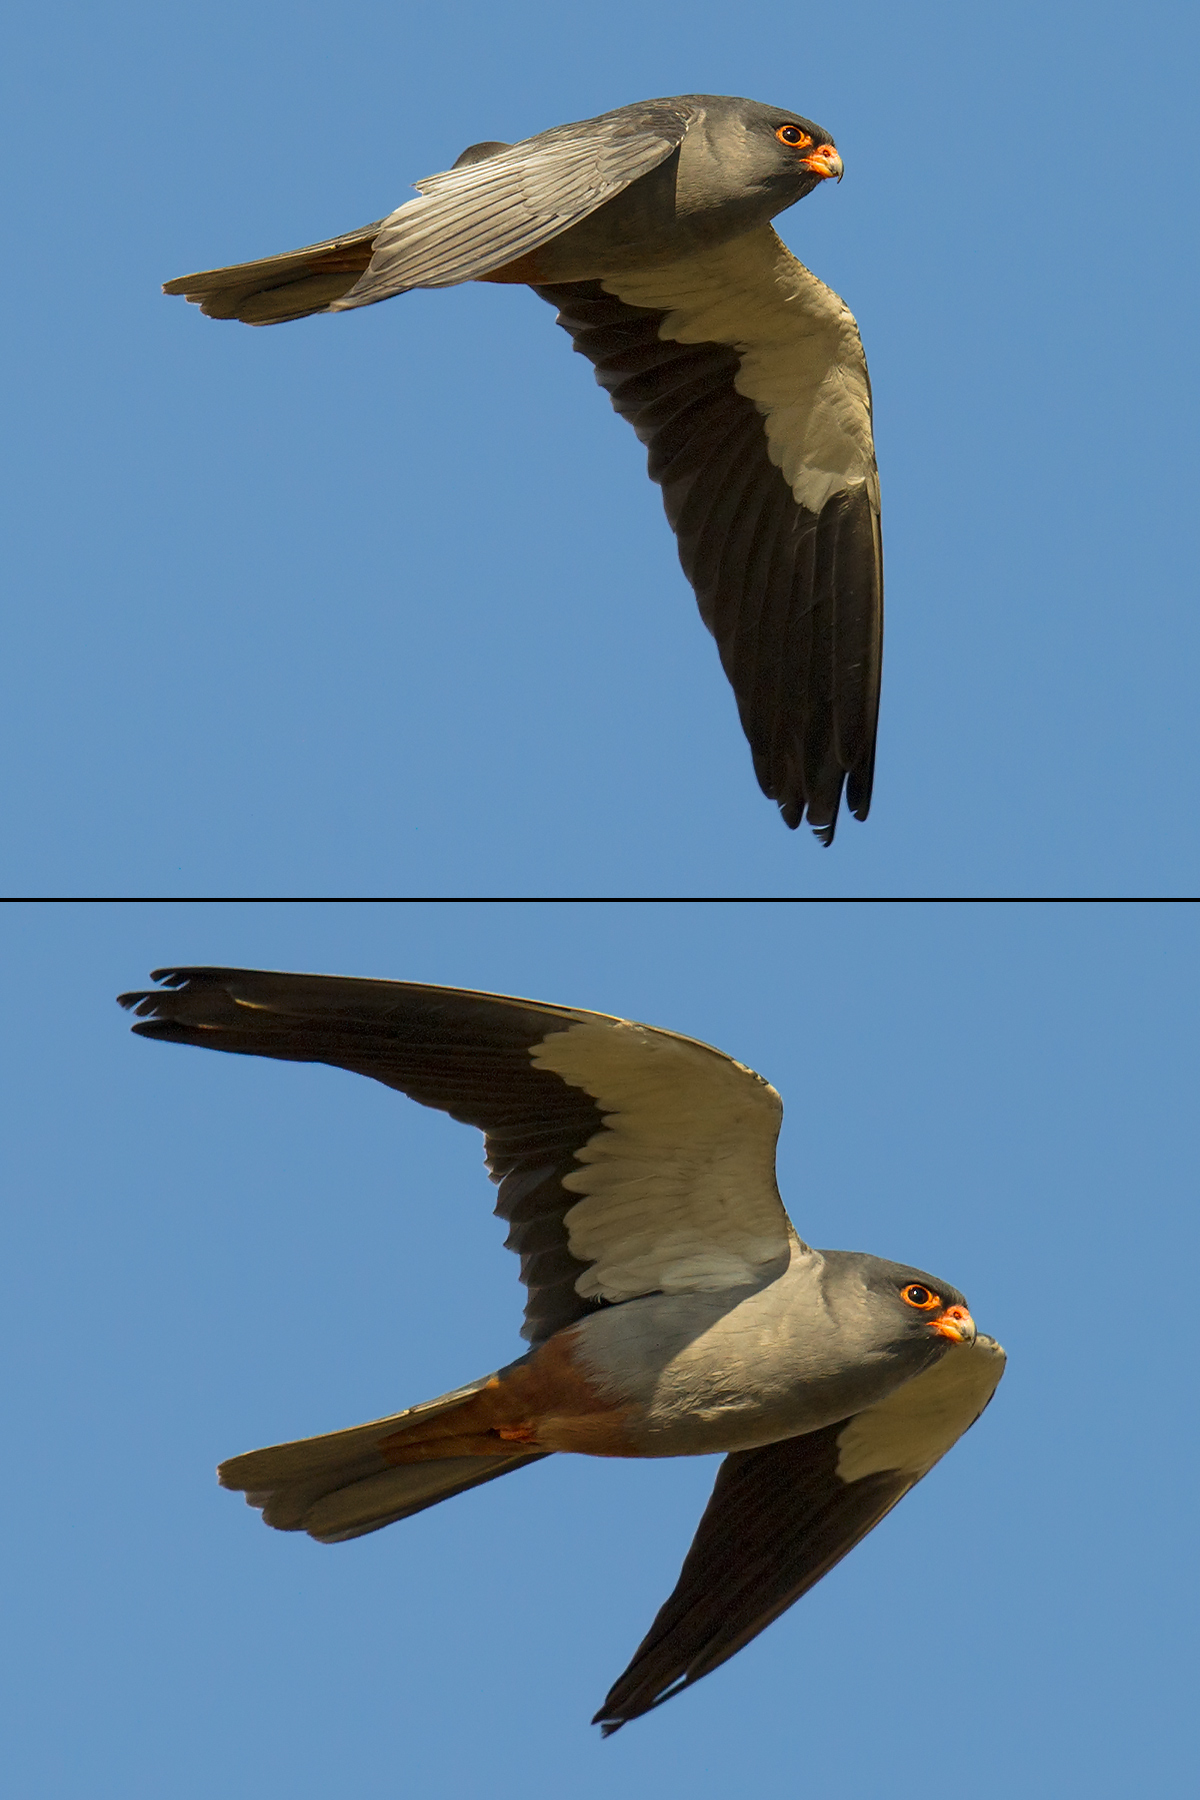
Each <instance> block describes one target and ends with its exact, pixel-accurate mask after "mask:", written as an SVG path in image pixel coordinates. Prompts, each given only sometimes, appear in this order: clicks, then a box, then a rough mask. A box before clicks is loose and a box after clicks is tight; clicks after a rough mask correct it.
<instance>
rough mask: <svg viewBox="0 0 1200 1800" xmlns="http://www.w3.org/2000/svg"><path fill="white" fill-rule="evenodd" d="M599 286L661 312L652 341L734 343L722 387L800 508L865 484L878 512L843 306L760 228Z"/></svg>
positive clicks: (856, 351) (861, 372) (867, 396)
mask: <svg viewBox="0 0 1200 1800" xmlns="http://www.w3.org/2000/svg"><path fill="white" fill-rule="evenodd" d="M602 285H603V286H604V287H605V288H606V289H607V291H608V292H609V293H611V294H615V295H616V296H617V298H618V299H620V300H623V301H625V302H626V304H627V305H630V306H646V307H650V308H652V309H653V310H655V311H661V312H665V313H666V315H667V316H666V317H665V318H664V320H663V322H662V325H661V326H660V327H659V334H658V335H659V336H660V337H662V338H669V339H670V340H671V341H672V342H674V343H680V344H703V343H713V344H729V345H731V346H732V347H733V348H734V349H736V350H737V351H738V353H739V355H740V357H741V368H740V369H739V371H738V374H737V375H736V377H735V378H734V384H733V385H734V387H735V388H736V389H737V391H738V393H739V394H744V395H745V396H746V398H747V399H748V400H753V402H754V404H755V406H756V407H757V408H758V410H759V412H760V413H761V414H762V415H763V423H764V429H765V431H766V437H767V454H768V456H769V457H770V459H771V461H772V463H773V464H774V465H775V467H776V468H777V469H780V470H781V471H782V473H783V476H784V479H785V480H786V482H787V484H788V486H789V487H790V488H791V490H792V494H793V497H794V498H795V500H796V503H797V504H798V505H799V506H803V507H805V508H806V509H807V510H808V511H809V512H813V513H819V512H820V510H821V508H822V507H823V506H824V504H825V502H826V501H827V500H829V499H830V498H831V497H832V496H833V495H834V494H841V493H848V492H850V491H851V490H852V489H854V488H862V487H865V488H866V489H867V491H868V494H869V496H870V499H871V503H872V505H873V507H874V509H875V511H876V512H878V510H879V477H878V475H877V473H876V469H875V445H874V439H873V436H872V431H871V388H870V382H869V380H868V377H867V364H866V358H865V357H864V355H863V348H862V340H861V339H860V337H859V335H858V326H857V325H856V323H855V321H854V315H853V314H852V313H851V312H850V310H849V308H848V307H847V306H846V305H845V303H844V301H842V300H841V299H839V297H838V295H837V294H835V293H834V292H833V289H832V288H828V287H826V286H825V283H824V282H823V281H818V279H817V277H816V276H815V275H814V274H812V273H811V271H810V270H808V269H806V268H805V266H804V264H803V263H802V262H798V261H797V259H796V258H795V257H794V256H793V255H792V253H791V251H790V250H789V249H788V248H787V246H786V245H785V244H784V243H783V242H782V241H781V240H780V239H779V237H777V235H776V234H775V232H774V231H772V229H771V228H770V226H767V227H765V228H764V229H762V230H759V231H753V232H748V233H747V234H746V236H745V237H740V238H735V239H734V240H733V242H732V243H729V244H722V245H720V246H719V247H718V248H716V249H713V250H705V251H703V252H701V253H700V254H698V255H696V256H691V257H687V258H683V259H681V260H680V261H679V262H677V263H672V264H671V265H670V266H669V267H667V268H659V269H650V270H647V271H645V272H644V273H642V272H639V273H636V274H632V275H621V276H619V277H618V276H614V277H611V278H609V279H607V280H605V281H604V282H603V283H602Z"/></svg>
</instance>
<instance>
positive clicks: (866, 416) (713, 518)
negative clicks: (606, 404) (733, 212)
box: [537, 226, 883, 843]
mask: <svg viewBox="0 0 1200 1800" xmlns="http://www.w3.org/2000/svg"><path fill="white" fill-rule="evenodd" d="M537 291H538V293H540V294H541V296H542V298H543V299H545V300H548V301H550V302H551V303H552V304H553V305H556V306H557V307H558V308H559V317H558V322H559V324H560V325H562V326H563V327H564V329H565V330H567V331H569V332H570V334H571V336H572V338H573V339H574V342H575V348H576V349H577V350H579V351H580V352H581V353H582V354H583V355H584V356H587V357H588V358H589V359H590V360H591V361H592V362H593V363H594V364H595V367H596V379H597V381H599V383H600V385H601V386H602V387H604V388H606V389H607V390H608V392H609V394H610V395H611V397H612V403H613V405H614V407H615V408H616V410H617V411H618V412H619V413H620V414H621V416H622V417H623V418H625V419H628V420H629V422H630V424H631V425H632V426H633V428H634V430H635V431H636V432H637V434H638V436H639V438H641V440H642V442H643V443H644V444H645V445H646V447H647V449H648V451H649V473H650V475H651V477H652V478H653V479H654V480H655V481H657V482H658V483H660V485H661V487H662V490H663V504H664V506H665V508H666V512H667V518H668V519H669V520H670V523H671V526H672V528H673V529H674V531H675V533H676V536H677V539H678V543H679V558H680V561H681V562H682V564H683V570H684V574H685V575H686V576H687V578H688V580H689V581H690V582H691V584H692V586H693V588H694V589H695V592H696V598H697V600H698V602H699V605H700V612H701V616H702V617H703V619H704V622H705V624H706V625H707V626H708V628H709V630H710V631H711V632H712V634H713V636H714V637H715V638H716V640H717V648H718V650H719V652H720V656H721V662H722V664H723V666H724V669H725V673H726V674H727V675H728V677H729V680H730V682H731V683H732V685H733V690H734V694H735V696H736V699H737V705H738V712H739V714H740V716H741V721H742V728H743V730H744V731H745V733H746V736H747V738H748V739H749V742H750V748H751V752H752V754H753V757H754V769H755V773H756V775H757V776H758V780H759V785H760V786H761V787H762V789H763V792H764V793H765V794H767V795H768V796H769V797H770V798H771V799H773V800H775V801H777V802H778V805H779V808H780V811H781V812H782V814H783V817H784V821H785V823H787V824H788V825H791V826H796V825H798V824H799V823H800V821H801V819H802V818H803V817H804V816H805V814H806V812H807V817H808V821H809V824H810V825H812V827H813V828H814V830H815V831H816V832H817V834H818V836H819V837H821V838H822V839H823V841H824V842H826V843H829V842H830V841H832V838H833V832H834V826H835V824H836V822H837V815H838V808H839V805H840V801H841V795H842V790H843V787H845V790H846V798H847V802H848V804H849V807H850V810H851V812H852V813H853V814H854V815H855V817H856V818H859V819H865V818H866V816H867V810H868V808H869V806H870V801H871V784H872V778H873V772H874V766H875V736H876V725H877V719H878V712H879V680H880V667H881V658H882V645H883V552H882V547H881V540H880V533H879V478H878V474H877V472H876V467H875V450H874V442H873V438H872V431H871V389H870V382H869V380H868V377H867V365H866V360H865V358H864V356H863V350H862V343H861V340H860V338H859V335H858V327H857V326H856V324H855V322H854V319H853V317H852V316H851V314H850V313H849V311H848V310H847V308H846V307H845V305H844V304H843V303H842V301H841V300H840V299H839V298H838V296H837V295H836V294H835V293H833V292H832V291H831V290H830V289H829V288H827V287H826V286H825V285H824V283H823V282H821V281H818V280H817V278H816V276H815V275H812V274H810V272H809V271H808V270H807V269H806V268H805V267H804V265H803V263H800V262H797V260H796V258H795V257H794V256H793V255H792V254H791V252H790V251H789V250H788V249H787V248H786V247H785V245H784V244H782V243H781V242H780V240H779V238H778V237H777V236H776V234H775V232H774V231H773V230H772V229H771V228H770V226H765V227H763V228H762V229H760V230H758V231H754V232H750V233H748V234H747V235H746V236H744V237H740V238H736V239H735V240H734V241H733V242H732V243H728V244H723V245H720V246H718V247H716V248H714V249H710V250H706V251H704V252H702V253H700V254H697V255H694V256H690V257H688V258H686V259H684V260H681V261H679V262H676V263H672V264H670V265H668V266H665V267H663V266H660V267H657V268H654V269H648V270H645V271H642V272H639V273H636V274H630V275H622V276H612V277H607V278H606V279H605V280H604V281H603V283H601V282H598V281H592V282H576V283H572V284H569V285H564V286H560V287H539V288H538V290H537Z"/></svg>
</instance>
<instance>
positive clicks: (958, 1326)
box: [929, 1306, 975, 1344]
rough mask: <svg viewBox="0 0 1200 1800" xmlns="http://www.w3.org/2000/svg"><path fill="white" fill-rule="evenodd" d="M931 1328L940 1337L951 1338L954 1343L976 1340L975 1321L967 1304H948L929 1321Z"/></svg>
mask: <svg viewBox="0 0 1200 1800" xmlns="http://www.w3.org/2000/svg"><path fill="white" fill-rule="evenodd" d="M929 1329H930V1331H936V1333H937V1335H938V1336H939V1337H944V1338H949V1339H950V1342H951V1343H952V1344H973V1343H974V1342H975V1321H974V1319H973V1318H972V1317H971V1315H970V1313H969V1312H968V1311H967V1309H966V1307H965V1306H948V1307H947V1308H946V1310H945V1312H940V1313H939V1314H938V1316H937V1318H936V1319H931V1320H930V1321H929Z"/></svg>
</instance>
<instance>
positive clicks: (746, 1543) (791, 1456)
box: [593, 1337, 1004, 1736]
mask: <svg viewBox="0 0 1200 1800" xmlns="http://www.w3.org/2000/svg"><path fill="white" fill-rule="evenodd" d="M1003 1373H1004V1352H1003V1350H1002V1349H1001V1348H1000V1346H999V1344H997V1343H996V1342H995V1340H994V1339H992V1338H989V1337H978V1338H976V1340H975V1343H974V1345H973V1346H971V1347H970V1348H968V1347H967V1346H965V1345H956V1346H954V1347H952V1348H951V1349H949V1350H947V1351H946V1353H945V1355H944V1356H942V1357H941V1359H940V1360H939V1361H938V1362H936V1363H935V1364H934V1365H933V1367H932V1368H931V1369H927V1370H925V1371H924V1372H923V1373H922V1374H920V1375H917V1376H914V1378H913V1379H912V1380H911V1381H908V1382H906V1383H905V1384H904V1386H903V1387H901V1388H899V1389H897V1391H896V1392H895V1393H894V1394H892V1395H890V1396H889V1398H888V1399H886V1400H884V1401H882V1402H881V1403H880V1404H879V1405H878V1406H871V1407H867V1408H866V1410H865V1411H863V1412H861V1413H858V1414H856V1415H855V1417H854V1418H852V1419H842V1420H841V1421H840V1422H838V1423H837V1424H833V1425H827V1426H825V1427H824V1429H823V1430H821V1431H814V1432H810V1433H809V1434H808V1435H807V1436H805V1437H798V1438H787V1439H785V1440H784V1441H783V1442H782V1443H778V1444H767V1445H765V1446H764V1447H763V1448H762V1449H759V1450H739V1451H735V1452H734V1454H733V1455H732V1456H727V1457H726V1458H725V1461H724V1462H723V1463H722V1464H721V1468H720V1471H719V1473H718V1475H717V1481H716V1486H715V1487H714V1489H713V1493H712V1498H711V1500H710V1501H709V1503H708V1506H707V1508H706V1509H705V1512H704V1516H703V1518H702V1519H701V1520H700V1524H699V1527H698V1528H697V1531H696V1536H695V1538H694V1539H693V1541H692V1547H691V1549H690V1550H689V1551H688V1553H687V1557H686V1558H685V1560H684V1564H683V1568H682V1569H681V1571H680V1575H679V1581H678V1583H677V1584H676V1587H675V1591H674V1593H673V1594H672V1595H671V1597H670V1599H669V1600H668V1601H667V1602H666V1604H665V1606H663V1607H662V1609H661V1610H660V1612H659V1614H658V1617H657V1618H656V1619H655V1621H654V1623H653V1625H652V1626H651V1627H650V1631H649V1634H648V1635H647V1637H646V1638H645V1639H644V1640H643V1642H642V1643H641V1644H640V1645H639V1646H638V1649H637V1653H636V1655H635V1656H634V1658H633V1661H632V1662H631V1663H630V1665H629V1667H628V1668H627V1669H626V1671H625V1673H624V1674H623V1675H622V1676H621V1678H620V1680H619V1681H617V1683H616V1684H615V1686H614V1687H613V1688H612V1691H611V1692H610V1693H609V1695H608V1698H607V1699H606V1700H605V1702H604V1705H603V1706H602V1707H601V1709H600V1711H599V1712H598V1713H597V1714H596V1717H595V1719H594V1720H593V1724H597V1725H603V1726H604V1730H605V1735H606V1736H607V1735H608V1734H609V1733H610V1732H613V1731H617V1730H619V1729H620V1727H621V1726H622V1725H625V1724H627V1723H628V1721H629V1720H630V1719H636V1718H638V1717H640V1715H641V1714H642V1713H645V1712H649V1711H650V1710H651V1708H652V1707H655V1706H661V1705H662V1703H663V1701H664V1700H670V1699H671V1698H672V1697H673V1696H674V1695H675V1694H678V1693H679V1692H681V1690H682V1689H683V1688H685V1687H690V1686H691V1685H692V1683H693V1682H695V1681H699V1680H700V1678H701V1676H703V1675H707V1674H709V1673H710V1672H711V1671H712V1670H713V1669H715V1668H717V1667H718V1666H719V1665H720V1664H721V1663H723V1662H726V1661H728V1659H729V1658H730V1657H731V1656H734V1655H736V1653H737V1652H738V1651H739V1650H740V1649H741V1648H742V1646H743V1645H744V1644H748V1643H749V1642H750V1640H751V1638H754V1637H757V1636H758V1634H759V1632H760V1631H763V1630H765V1628H766V1627H767V1626H768V1625H769V1624H770V1623H771V1621H772V1620H773V1619H777V1618H778V1617H779V1615H780V1613H782V1612H786V1610H787V1608H788V1607H789V1606H791V1605H792V1604H793V1603H794V1602H795V1601H797V1600H799V1598H800V1596H801V1595H802V1594H806V1593H807V1592H808V1590H809V1588H811V1587H812V1586H814V1584H815V1583H816V1582H818V1581H820V1579H821V1577H822V1575H827V1574H828V1572H829V1570H830V1569H832V1567H833V1566H834V1564H835V1563H837V1562H840V1561H841V1559H842V1557H843V1556H845V1555H846V1554H847V1552H848V1551H850V1550H853V1548H854V1546H855V1544H857V1543H859V1542H860V1541H861V1540H862V1539H863V1538H864V1537H866V1535H867V1533H868V1531H870V1530H871V1529H872V1527H873V1526H875V1525H878V1523H879V1521H880V1520H881V1519H882V1518H883V1517H884V1515H885V1513H889V1512H890V1511H891V1509H892V1507H893V1506H895V1504H896V1502H897V1501H898V1500H901V1499H903V1497H904V1495H905V1494H907V1492H908V1490H909V1489H910V1488H911V1487H914V1486H915V1485H916V1483H917V1482H918V1481H920V1479H921V1477H922V1476H923V1475H926V1474H928V1472H929V1470H930V1469H931V1468H932V1467H933V1465H934V1463H935V1462H937V1461H938V1459H939V1458H940V1457H942V1456H944V1455H945V1454H946V1452H947V1450H949V1449H950V1448H951V1447H952V1445H954V1444H955V1443H956V1442H957V1440H958V1439H959V1438H960V1437H961V1436H962V1434H963V1432H964V1431H966V1430H967V1429H968V1428H969V1427H970V1426H971V1425H973V1424H974V1423H975V1420H976V1419H977V1418H978V1417H979V1415H980V1413H982V1411H983V1409H984V1407H985V1406H986V1405H987V1403H988V1401H989V1400H990V1399H991V1397H992V1394H993V1393H994V1392H995V1389H996V1385H997V1383H998V1382H999V1380H1000V1377H1001V1375H1002V1374H1003Z"/></svg>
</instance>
